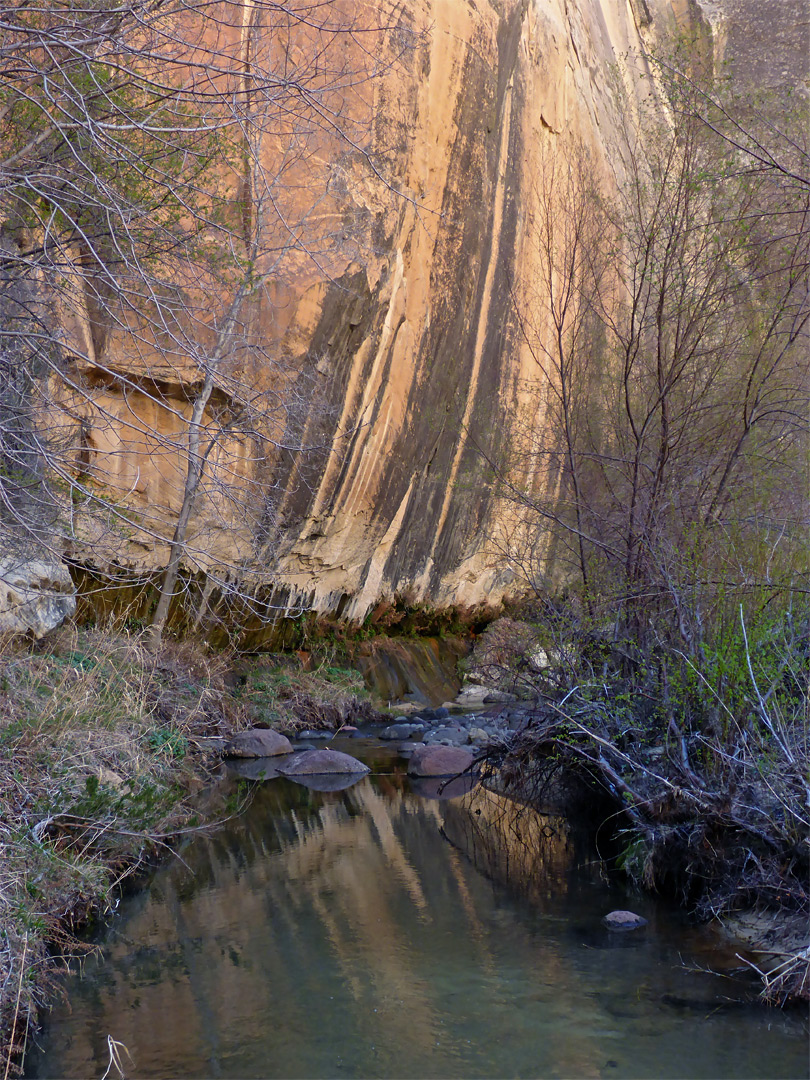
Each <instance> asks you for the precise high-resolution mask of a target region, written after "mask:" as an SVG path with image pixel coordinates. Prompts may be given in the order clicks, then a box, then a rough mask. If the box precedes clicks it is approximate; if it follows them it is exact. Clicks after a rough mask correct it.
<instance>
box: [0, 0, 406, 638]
mask: <svg viewBox="0 0 810 1080" xmlns="http://www.w3.org/2000/svg"><path fill="white" fill-rule="evenodd" d="M387 29H388V28H387V27H386V26H384V25H383V24H382V23H381V22H379V21H377V22H373V21H371V20H370V18H369V16H368V15H364V16H363V19H362V20H361V19H360V18H358V16H357V15H356V14H355V13H354V9H353V6H352V5H350V4H342V3H330V4H321V3H316V2H312V0H301V2H300V3H293V4H286V3H278V2H275V0H255V2H254V0H241V2H239V3H229V2H219V0H204V2H203V3H202V4H200V3H190V2H187V0H168V2H166V3H160V4H154V3H151V2H148V0H126V2H125V3H123V4H115V3H110V2H108V0H64V2H63V3H59V4H55V5H54V4H47V5H41V4H35V5H34V6H32V5H31V4H30V3H27V2H22V3H18V4H14V5H12V6H7V7H6V8H5V9H4V10H3V13H2V15H0V208H1V210H2V214H3V223H2V225H3V233H2V235H3V238H4V240H3V244H2V250H1V251H0V262H1V263H2V272H3V275H4V282H5V283H6V285H7V287H6V288H5V289H4V304H3V310H2V325H0V347H1V348H2V355H3V357H4V358H8V359H7V362H6V361H5V359H4V363H3V365H2V372H0V373H1V374H3V375H4V376H5V384H4V386H3V387H2V388H1V389H2V392H1V393H0V398H2V401H3V402H4V405H5V408H6V417H4V422H3V434H4V439H5V443H4V446H5V448H6V449H7V451H8V453H11V454H13V455H14V456H15V459H16V460H17V462H18V464H19V467H20V469H23V470H24V471H25V470H27V473H26V475H29V474H30V475H35V476H36V483H27V490H28V491H29V498H28V503H27V504H26V505H25V507H23V504H22V502H21V498H20V492H19V490H18V489H19V487H20V484H19V483H17V481H16V480H13V479H12V478H9V476H8V472H7V473H6V475H5V476H4V482H3V485H2V492H3V499H4V502H5V504H6V509H7V514H6V517H7V518H9V520H10V521H12V519H13V521H12V526H13V528H12V531H13V532H14V533H15V535H16V536H18V537H19V538H20V540H21V541H22V540H23V539H25V538H27V539H28V540H32V539H33V537H34V534H35V532H36V528H35V522H36V521H39V520H43V521H44V520H46V519H47V520H48V521H49V523H50V532H49V533H48V536H49V537H50V539H49V541H48V542H49V543H50V544H51V545H52V546H53V547H54V548H55V549H61V548H62V546H63V545H65V544H66V545H67V546H68V548H69V549H71V550H73V552H74V553H76V554H79V553H80V552H81V551H82V550H83V549H84V550H86V549H87V548H88V546H90V547H91V548H92V549H94V550H95V552H96V557H97V559H98V561H99V562H100V563H104V562H105V561H106V562H107V563H108V564H113V563H114V562H115V558H116V550H119V551H120V549H121V546H122V544H125V543H132V542H135V543H140V544H141V545H142V546H145V547H146V548H149V547H153V548H160V549H161V550H162V549H165V548H166V547H167V546H168V564H167V567H166V570H165V572H164V573H163V574H162V581H161V585H160V589H159V593H160V599H159V603H158V607H157V610H156V612H155V615H154V631H153V632H154V638H155V640H156V641H158V640H159V639H160V635H161V634H162V632H163V627H164V625H165V622H166V618H167V615H168V608H169V604H170V601H171V599H172V597H173V596H174V594H175V592H176V587H177V583H178V575H179V571H180V566H181V564H185V565H186V566H188V567H190V568H192V569H193V568H194V567H198V568H200V569H204V570H205V571H206V572H212V570H213V568H214V567H215V566H218V567H219V571H218V572H219V576H220V578H221V579H222V581H223V582H226V581H227V582H229V585H228V587H229V588H233V587H236V586H235V584H234V583H236V582H237V581H238V580H239V579H240V578H244V577H245V575H246V574H248V576H249V574H250V571H251V567H250V563H251V559H254V564H253V567H252V570H253V572H254V573H256V572H257V569H258V568H257V564H256V563H255V555H256V552H257V551H258V550H259V549H260V547H261V544H260V542H259V541H258V540H257V537H256V535H255V529H256V528H258V527H259V525H260V523H261V522H262V520H264V518H266V514H265V509H266V506H265V504H266V502H267V499H266V497H265V495H261V494H260V493H258V492H257V488H256V486H255V483H254V480H255V477H256V476H257V475H258V474H259V473H264V474H265V475H267V474H268V473H272V470H273V467H274V466H273V461H274V459H275V458H277V457H278V454H279V453H280V452H281V451H282V450H283V451H285V452H286V451H288V450H290V449H292V447H291V446H290V445H289V441H288V439H287V438H285V436H289V433H290V426H291V425H290V423H289V408H288V406H289V405H290V403H292V402H294V401H295V399H296V395H300V394H301V393H303V390H302V382H301V378H300V376H299V373H297V372H295V371H293V370H292V369H291V368H290V367H289V364H288V363H287V362H286V358H284V357H281V356H278V355H271V354H270V352H269V351H268V349H267V347H266V345H265V343H264V341H263V336H262V319H263V317H266V312H267V311H268V310H269V309H271V307H272V304H273V298H274V295H275V293H276V292H277V291H278V289H279V288H280V287H283V284H284V282H285V281H286V280H287V279H288V277H289V276H290V275H294V274H295V273H296V272H300V268H301V266H302V265H303V264H304V263H307V262H309V263H311V264H313V265H315V266H317V267H318V270H319V273H321V274H323V275H326V276H328V275H329V274H330V273H331V272H332V268H333V266H335V265H336V257H337V256H338V255H340V256H341V257H343V258H345V255H346V252H345V249H346V245H347V242H348V243H352V242H354V237H351V238H349V234H350V233H351V228H350V227H349V225H348V222H347V220H346V213H347V210H346V199H345V197H343V196H342V194H341V192H340V191H339V190H337V193H336V188H335V185H334V177H335V175H336V173H337V172H339V171H340V169H341V168H343V169H346V168H348V167H349V166H350V165H353V166H355V167H356V166H357V165H358V164H360V165H364V166H366V167H371V168H375V166H374V162H373V161H372V159H371V157H370V153H369V150H368V143H369V132H370V124H371V119H372V115H373V108H372V98H373V80H374V78H375V76H376V75H377V74H378V73H379V71H380V70H381V69H382V65H383V64H384V63H390V62H391V58H392V55H393V53H392V50H391V49H389V48H388V47H387V44H386V42H387V40H388V39H387V35H386V31H387ZM400 40H401V38H400ZM383 57H385V59H384V60H383V59H382V58H383ZM315 161H317V162H325V161H330V162H332V163H333V165H334V166H335V169H334V170H333V171H332V172H331V173H330V171H329V170H328V169H326V168H320V169H314V168H313V162H315ZM212 301H213V302H212ZM23 384H24V389H20V387H21V386H23ZM15 403H16V404H15ZM15 410H16V411H15ZM21 410H22V412H21ZM23 413H24V414H25V415H24V421H23V419H21V417H22V414H23ZM158 417H159V420H160V422H159V423H157V422H156V418H158ZM136 445H140V446H141V448H142V449H145V451H146V453H147V454H148V455H149V456H150V458H151V461H152V463H153V466H154V468H155V470H156V471H157V473H158V476H159V482H158V488H159V489H161V490H159V491H153V492H149V491H146V490H143V489H142V481H141V479H140V478H139V476H138V475H137V474H135V475H133V468H132V461H131V460H130V459H131V458H132V454H131V452H130V448H131V447H134V446H136ZM32 470H33V473H32ZM18 471H19V470H18ZM15 475H16V474H15ZM20 475H22V473H20ZM15 484H16V487H15ZM201 500H202V501H203V502H204V503H205V505H206V512H207V513H208V515H209V516H210V515H211V513H212V512H215V513H219V514H221V515H223V519H222V526H223V530H228V529H231V528H233V529H234V535H236V534H238V533H240V532H241V535H242V541H240V542H239V543H236V544H231V545H230V551H226V550H225V549H226V548H228V544H225V545H222V544H221V545H220V548H221V549H222V550H220V551H216V550H212V549H211V544H210V543H209V540H210V536H209V535H208V533H206V527H205V524H204V521H203V520H202V517H201V516H200V514H199V513H198V511H199V508H200V505H201ZM34 503H37V504H38V509H37V511H36V512H34V506H33V504H34ZM56 506H58V507H59V510H60V512H61V513H60V520H59V521H58V522H57V520H56V518H57V515H56V514H55V512H54V507H56ZM173 519H174V520H173ZM195 520H196V523H197V527H196V530H195V529H194V528H192V526H193V524H194V522H195ZM57 525H58V526H59V527H58V528H57V527H56V526H57ZM46 531H47V530H46ZM40 532H41V533H42V537H41V539H42V538H44V536H45V533H43V532H42V530H40ZM60 533H61V534H62V539H59V534H60ZM209 533H210V530H209ZM240 544H241V546H240ZM251 553H253V554H251ZM157 561H158V562H159V560H157ZM155 568H156V567H155ZM248 591H249V590H248Z"/></svg>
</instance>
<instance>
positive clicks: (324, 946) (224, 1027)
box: [27, 739, 808, 1080]
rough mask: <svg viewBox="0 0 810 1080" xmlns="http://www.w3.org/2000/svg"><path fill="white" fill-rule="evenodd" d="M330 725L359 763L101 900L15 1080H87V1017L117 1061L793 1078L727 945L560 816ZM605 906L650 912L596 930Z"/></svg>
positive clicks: (138, 1069) (186, 1072) (173, 1066)
mask: <svg viewBox="0 0 810 1080" xmlns="http://www.w3.org/2000/svg"><path fill="white" fill-rule="evenodd" d="M334 745H335V747H336V748H338V749H343V750H346V751H348V752H350V753H353V754H355V755H356V756H359V757H362V758H364V760H366V761H367V762H368V763H369V764H370V765H371V766H372V769H373V772H372V773H371V775H369V776H368V777H365V778H364V779H362V780H360V781H359V782H358V783H357V784H355V785H354V786H352V787H350V788H347V789H346V790H343V791H334V792H317V791H313V790H310V789H308V788H306V787H302V786H299V785H296V784H294V783H293V782H291V781H288V780H285V779H274V780H270V781H267V782H265V783H263V784H259V785H256V787H255V794H254V797H253V799H252V801H251V802H250V805H249V806H248V808H247V809H246V810H245V811H244V812H243V813H242V814H241V815H240V816H239V817H237V818H236V819H234V820H232V821H231V822H229V823H228V824H227V825H226V826H224V827H222V828H221V829H220V830H218V831H217V832H216V833H215V834H213V835H209V836H202V835H201V836H197V837H196V838H194V839H193V840H192V841H190V842H189V843H188V844H187V845H186V846H185V847H184V848H183V850H182V852H181V857H180V858H177V859H175V860H174V861H172V862H171V863H169V864H167V865H166V866H165V867H164V868H162V869H161V870H160V871H159V872H158V873H157V874H156V876H155V877H154V879H153V881H152V883H151V885H150V887H149V888H148V889H145V890H143V891H141V892H139V893H137V894H135V895H133V896H131V897H129V898H127V899H126V900H125V901H123V902H122V904H121V905H120V909H119V911H118V913H117V914H116V916H115V918H114V919H113V921H112V923H111V925H110V926H109V928H108V930H107V931H106V933H105V934H104V936H103V939H102V941H101V944H102V945H103V957H102V958H99V959H92V960H90V961H88V962H86V963H85V965H84V973H83V976H82V977H79V976H78V975H76V976H73V977H71V978H70V981H69V983H68V986H67V992H66V1000H65V1003H64V1004H63V1005H60V1006H58V1007H56V1008H55V1009H54V1011H53V1013H52V1015H51V1017H50V1020H49V1022H48V1024H47V1027H46V1029H45V1031H44V1033H43V1036H42V1038H41V1040H40V1041H41V1050H40V1051H38V1052H36V1053H33V1054H31V1055H30V1056H29V1059H28V1073H27V1075H28V1076H30V1077H71V1078H73V1077H91V1076H96V1077H100V1076H101V1075H102V1074H103V1073H104V1070H105V1068H106V1067H107V1063H108V1057H109V1054H108V1036H112V1037H113V1038H114V1039H116V1040H118V1041H119V1042H121V1043H123V1044H125V1046H126V1048H127V1051H128V1053H129V1055H130V1057H131V1062H129V1061H127V1059H126V1056H124V1063H125V1065H126V1066H127V1069H126V1075H127V1076H130V1077H165V1078H169V1077H291V1078H292V1077H307V1078H309V1077H341V1076H344V1077H351V1078H360V1077H368V1078H372V1077H465V1078H466V1077H469V1078H472V1077H611V1078H613V1077H616V1078H619V1077H656V1078H662V1077H707V1078H709V1077H711V1078H722V1077H729V1078H731V1077H734V1078H737V1080H742V1078H745V1077H758V1078H769V1077H791V1078H793V1077H805V1076H807V1075H808V1061H807V1027H806V1024H805V1023H804V1020H803V1018H802V1017H801V1016H799V1015H798V1014H796V1013H783V1012H780V1011H778V1010H770V1011H769V1010H765V1009H763V1008H761V1007H760V1006H758V1005H755V1004H746V1003H744V1001H743V1000H741V999H744V998H745V997H746V992H747V996H748V998H749V999H750V998H752V997H753V994H754V991H755V987H754V985H753V984H750V985H748V986H747V987H746V984H745V983H744V982H742V983H741V982H740V981H739V980H737V979H735V980H731V979H729V978H727V977H725V976H726V974H727V973H728V972H729V971H730V970H731V969H732V968H738V967H739V966H740V965H739V961H738V960H737V959H735V957H734V950H733V949H732V948H730V947H728V946H726V945H724V944H723V943H722V941H720V940H719V939H718V937H717V936H716V934H715V933H713V932H712V931H709V930H707V929H702V928H690V927H689V926H687V925H686V923H685V921H684V920H683V918H682V917H681V916H680V915H679V914H678V913H677V912H676V911H673V910H672V909H670V908H668V907H665V906H663V905H660V904H656V903H655V902H653V901H652V900H650V899H648V898H641V897H638V896H632V897H631V896H628V895H627V894H626V893H625V892H624V891H623V889H622V887H621V886H620V885H618V884H616V883H610V882H607V881H606V880H604V878H603V875H602V873H601V868H600V863H599V860H598V857H597V853H596V852H595V851H594V850H592V849H591V848H590V847H589V845H588V842H587V841H586V840H585V839H583V838H581V837H578V836H576V835H575V834H574V833H572V831H571V830H570V829H569V827H568V826H567V825H566V823H565V822H564V821H562V820H561V819H556V818H550V817H543V816H541V815H538V814H535V813H533V812H531V811H527V810H525V809H522V808H520V807H517V806H515V805H514V804H512V803H510V802H508V801H507V800H504V799H501V798H499V797H498V796H495V795H492V794H491V793H488V792H485V791H483V790H482V789H480V788H479V789H476V791H474V792H471V793H469V794H467V795H464V796H463V797H459V798H454V799H451V800H437V799H435V798H428V797H425V795H423V794H417V793H415V792H414V791H413V790H412V789H411V785H410V783H409V781H408V779H407V777H406V776H405V762H404V761H403V760H402V759H401V758H398V757H397V756H396V751H395V750H392V749H391V748H390V747H388V746H385V747H383V746H381V745H380V744H379V743H376V742H375V741H374V740H372V739H368V740H363V739H355V740H352V741H351V742H349V740H345V741H343V742H342V743H341V741H340V740H336V741H335V744H334ZM224 782H225V783H228V784H234V785H235V784H236V783H237V781H236V780H235V779H228V780H225V781H224ZM626 907H629V908H632V909H633V910H634V911H637V912H639V913H640V914H642V915H644V916H645V917H646V918H647V919H649V925H648V926H646V927H645V928H644V929H643V930H640V931H635V932H632V933H627V934H615V933H609V932H608V931H607V930H605V929H604V928H603V927H602V924H601V918H602V916H603V915H604V914H605V913H606V912H608V911H610V910H612V909H615V908H626ZM708 967H712V968H713V969H715V971H716V972H719V974H710V973H708V972H706V971H705V970H701V969H705V968H708ZM110 1075H112V1076H115V1075H116V1073H115V1070H113V1071H112V1073H111V1074H110Z"/></svg>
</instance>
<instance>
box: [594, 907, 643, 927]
mask: <svg viewBox="0 0 810 1080" xmlns="http://www.w3.org/2000/svg"><path fill="white" fill-rule="evenodd" d="M602 922H603V923H604V924H605V926H606V927H607V928H608V930H638V929H639V928H640V927H642V926H646V925H647V920H646V919H644V918H642V917H641V915H636V913H635V912H634V911H611V912H610V913H609V914H607V915H605V917H604V919H602Z"/></svg>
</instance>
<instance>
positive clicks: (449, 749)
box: [408, 745, 475, 776]
mask: <svg viewBox="0 0 810 1080" xmlns="http://www.w3.org/2000/svg"><path fill="white" fill-rule="evenodd" d="M474 761H475V758H474V757H473V755H472V754H471V753H470V751H469V750H464V749H462V747H460V746H435V745H434V746H424V747H419V748H418V749H417V750H414V752H413V754H412V755H411V760H410V761H409V762H408V776H457V775H458V774H459V773H463V772H465V771H466V770H467V769H469V768H470V767H471V766H472V764H473V762H474Z"/></svg>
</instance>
